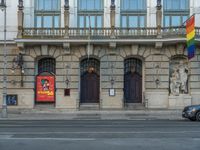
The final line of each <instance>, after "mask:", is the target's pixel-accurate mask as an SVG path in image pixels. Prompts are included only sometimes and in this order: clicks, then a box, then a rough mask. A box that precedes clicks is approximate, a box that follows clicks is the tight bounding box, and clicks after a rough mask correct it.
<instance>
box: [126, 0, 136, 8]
mask: <svg viewBox="0 0 200 150" xmlns="http://www.w3.org/2000/svg"><path fill="white" fill-rule="evenodd" d="M127 5H128V6H127V7H128V9H137V3H136V0H131V1H129V4H127Z"/></svg>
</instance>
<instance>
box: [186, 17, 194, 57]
mask: <svg viewBox="0 0 200 150" xmlns="http://www.w3.org/2000/svg"><path fill="white" fill-rule="evenodd" d="M194 26H195V16H194V15H192V16H191V17H190V18H189V19H188V20H187V21H186V37H187V51H188V59H192V58H193V57H194V55H195V27H194Z"/></svg>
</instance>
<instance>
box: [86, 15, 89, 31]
mask: <svg viewBox="0 0 200 150" xmlns="http://www.w3.org/2000/svg"><path fill="white" fill-rule="evenodd" d="M85 27H86V28H89V27H90V19H89V16H86V25H85Z"/></svg>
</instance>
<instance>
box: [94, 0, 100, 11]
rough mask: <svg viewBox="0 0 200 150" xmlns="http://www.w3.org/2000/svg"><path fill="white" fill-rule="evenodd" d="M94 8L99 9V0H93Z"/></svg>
mask: <svg viewBox="0 0 200 150" xmlns="http://www.w3.org/2000/svg"><path fill="white" fill-rule="evenodd" d="M94 9H97V10H98V9H101V0H95V8H94Z"/></svg>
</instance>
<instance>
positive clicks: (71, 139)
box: [0, 137, 96, 141]
mask: <svg viewBox="0 0 200 150" xmlns="http://www.w3.org/2000/svg"><path fill="white" fill-rule="evenodd" d="M0 140H57V141H94V140H96V139H95V138H45V137H44V138H12V137H6V138H1V137H0Z"/></svg>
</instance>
